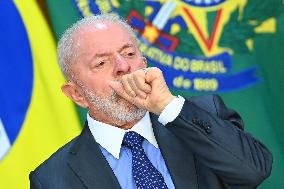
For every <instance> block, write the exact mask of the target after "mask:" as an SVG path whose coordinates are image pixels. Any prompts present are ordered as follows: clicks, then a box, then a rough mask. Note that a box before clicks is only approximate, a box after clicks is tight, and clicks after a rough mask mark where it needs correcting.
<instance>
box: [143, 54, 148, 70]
mask: <svg viewBox="0 0 284 189" xmlns="http://www.w3.org/2000/svg"><path fill="white" fill-rule="evenodd" d="M142 61H143V64H144V66H145V68H146V67H147V63H148V62H147V59H146V57H144V56H142Z"/></svg>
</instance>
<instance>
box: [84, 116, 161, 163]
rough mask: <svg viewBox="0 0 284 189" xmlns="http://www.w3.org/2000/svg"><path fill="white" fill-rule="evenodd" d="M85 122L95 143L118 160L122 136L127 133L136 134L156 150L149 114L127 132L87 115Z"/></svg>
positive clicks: (156, 144) (156, 145)
mask: <svg viewBox="0 0 284 189" xmlns="http://www.w3.org/2000/svg"><path fill="white" fill-rule="evenodd" d="M87 121H88V126H89V128H90V131H91V133H92V135H93V137H94V138H95V140H96V142H97V143H99V144H100V145H101V146H102V147H103V148H104V149H106V150H107V151H108V152H109V153H111V154H112V155H113V156H114V157H115V158H116V159H119V153H120V149H121V144H122V140H123V137H124V134H125V133H126V132H128V131H135V132H137V133H138V134H140V135H141V136H143V137H144V138H145V139H146V140H147V141H148V142H150V143H151V144H152V145H153V146H155V147H156V148H158V143H157V141H156V138H155V136H154V132H153V128H152V123H151V120H150V115H149V112H146V114H145V115H144V117H143V118H142V119H141V120H140V121H139V122H138V123H136V124H135V125H134V126H133V127H132V128H131V129H129V130H124V129H120V128H118V127H115V126H112V125H109V124H106V123H103V122H100V121H97V120H95V119H93V118H91V117H90V115H89V114H87Z"/></svg>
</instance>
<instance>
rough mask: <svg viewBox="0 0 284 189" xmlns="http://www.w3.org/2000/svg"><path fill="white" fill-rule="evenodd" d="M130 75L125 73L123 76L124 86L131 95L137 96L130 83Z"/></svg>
mask: <svg viewBox="0 0 284 189" xmlns="http://www.w3.org/2000/svg"><path fill="white" fill-rule="evenodd" d="M128 77H129V75H124V76H123V77H122V78H121V83H122V86H123V88H124V90H125V91H126V93H127V94H128V95H129V96H132V97H135V96H136V93H135V92H134V91H133V90H132V87H131V86H130V83H129V82H128Z"/></svg>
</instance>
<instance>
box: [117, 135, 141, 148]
mask: <svg viewBox="0 0 284 189" xmlns="http://www.w3.org/2000/svg"><path fill="white" fill-rule="evenodd" d="M143 139H144V138H143V137H142V136H141V135H139V134H138V133H136V132H134V131H129V132H127V133H125V135H124V138H123V141H122V144H123V145H125V146H126V147H128V148H132V147H133V146H136V145H141V144H142V141H143Z"/></svg>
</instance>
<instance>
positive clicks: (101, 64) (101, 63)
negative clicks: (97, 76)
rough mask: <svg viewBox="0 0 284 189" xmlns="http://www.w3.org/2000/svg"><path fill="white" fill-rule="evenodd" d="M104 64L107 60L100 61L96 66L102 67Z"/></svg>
mask: <svg viewBox="0 0 284 189" xmlns="http://www.w3.org/2000/svg"><path fill="white" fill-rule="evenodd" d="M103 65H105V61H100V62H99V63H98V64H97V65H96V67H97V68H99V67H102V66H103Z"/></svg>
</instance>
